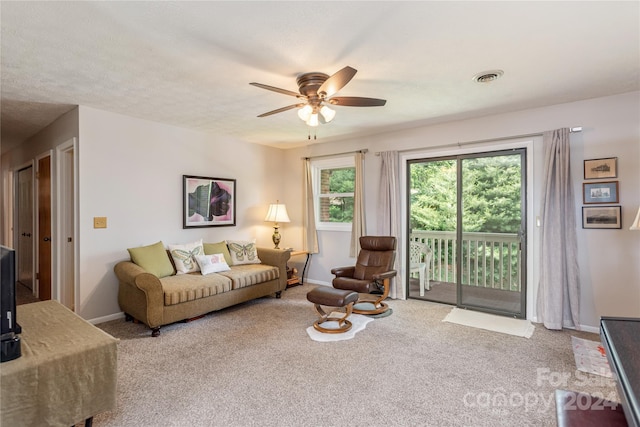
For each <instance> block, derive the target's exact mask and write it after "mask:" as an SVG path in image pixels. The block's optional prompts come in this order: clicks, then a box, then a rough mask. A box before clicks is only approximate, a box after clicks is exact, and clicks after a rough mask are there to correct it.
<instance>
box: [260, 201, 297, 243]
mask: <svg viewBox="0 0 640 427" xmlns="http://www.w3.org/2000/svg"><path fill="white" fill-rule="evenodd" d="M264 220H265V222H273V223H275V225H274V226H273V236H271V239H272V240H273V244H274V245H276V246H275V248H274V249H280V248H279V247H278V245H279V244H280V233H279V232H278V228H279V227H280V226H279V225H278V223H279V222H291V220H289V215H287V207H286V206H285V205H284V204H280V201H279V200H276V203H275V204H271V205H269V212H267V216H266V218H265V219H264Z"/></svg>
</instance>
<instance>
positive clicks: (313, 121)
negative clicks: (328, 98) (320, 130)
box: [307, 113, 320, 127]
mask: <svg viewBox="0 0 640 427" xmlns="http://www.w3.org/2000/svg"><path fill="white" fill-rule="evenodd" d="M318 123H320V121H319V120H318V113H313V114H311V116H309V119H308V120H307V124H308V125H309V126H311V127H316V126H318Z"/></svg>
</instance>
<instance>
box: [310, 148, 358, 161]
mask: <svg viewBox="0 0 640 427" xmlns="http://www.w3.org/2000/svg"><path fill="white" fill-rule="evenodd" d="M368 152H369V149H367V148H363V149H362V150H355V151H346V152H344V153H334V154H323V155H321V156H311V157H301V159H302V160H309V159H319V158H322V157H334V156H343V155H345V154H354V153H362V154H366V153H368Z"/></svg>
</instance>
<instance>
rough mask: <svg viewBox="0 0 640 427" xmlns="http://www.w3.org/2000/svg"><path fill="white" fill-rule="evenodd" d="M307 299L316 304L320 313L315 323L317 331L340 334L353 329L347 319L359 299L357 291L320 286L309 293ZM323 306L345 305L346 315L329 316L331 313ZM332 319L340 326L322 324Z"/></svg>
mask: <svg viewBox="0 0 640 427" xmlns="http://www.w3.org/2000/svg"><path fill="white" fill-rule="evenodd" d="M307 299H308V300H309V301H311V302H312V303H314V304H315V308H316V311H317V312H318V314H319V315H320V319H318V320H316V321H315V322H314V323H313V327H314V328H315V329H316V330H317V331H320V332H324V333H327V334H338V333H342V332H347V331H348V330H349V329H351V326H352V325H351V322H350V321H348V320H347V317H349V316H350V315H351V312H352V310H353V304H355V303H356V302H357V301H358V293H357V292H354V291H348V290H342V289H336V288H330V287H326V286H320V287H317V288H315V289H313V290H312V291H310V292H309V293H307ZM321 306H328V307H344V309H345V313H344V316H342V317H329V313H326V312H325V311H324V310H323V309H322V307H321ZM330 321H334V322H338V327H337V328H325V327H323V326H321V325H322V324H323V323H325V322H330Z"/></svg>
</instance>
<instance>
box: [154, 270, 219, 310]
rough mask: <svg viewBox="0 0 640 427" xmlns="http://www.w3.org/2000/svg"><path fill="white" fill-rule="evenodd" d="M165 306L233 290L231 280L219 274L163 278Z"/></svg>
mask: <svg viewBox="0 0 640 427" xmlns="http://www.w3.org/2000/svg"><path fill="white" fill-rule="evenodd" d="M160 282H161V283H162V291H163V292H164V305H174V304H180V303H182V302H187V301H193V300H196V299H200V298H206V297H210V296H211V295H216V294H221V293H223V292H228V291H230V290H231V279H229V278H228V277H224V276H221V275H219V274H209V275H207V276H203V275H202V274H200V273H191V274H180V275H175V276H169V277H165V278H163V279H162V280H161V281H160Z"/></svg>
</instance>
